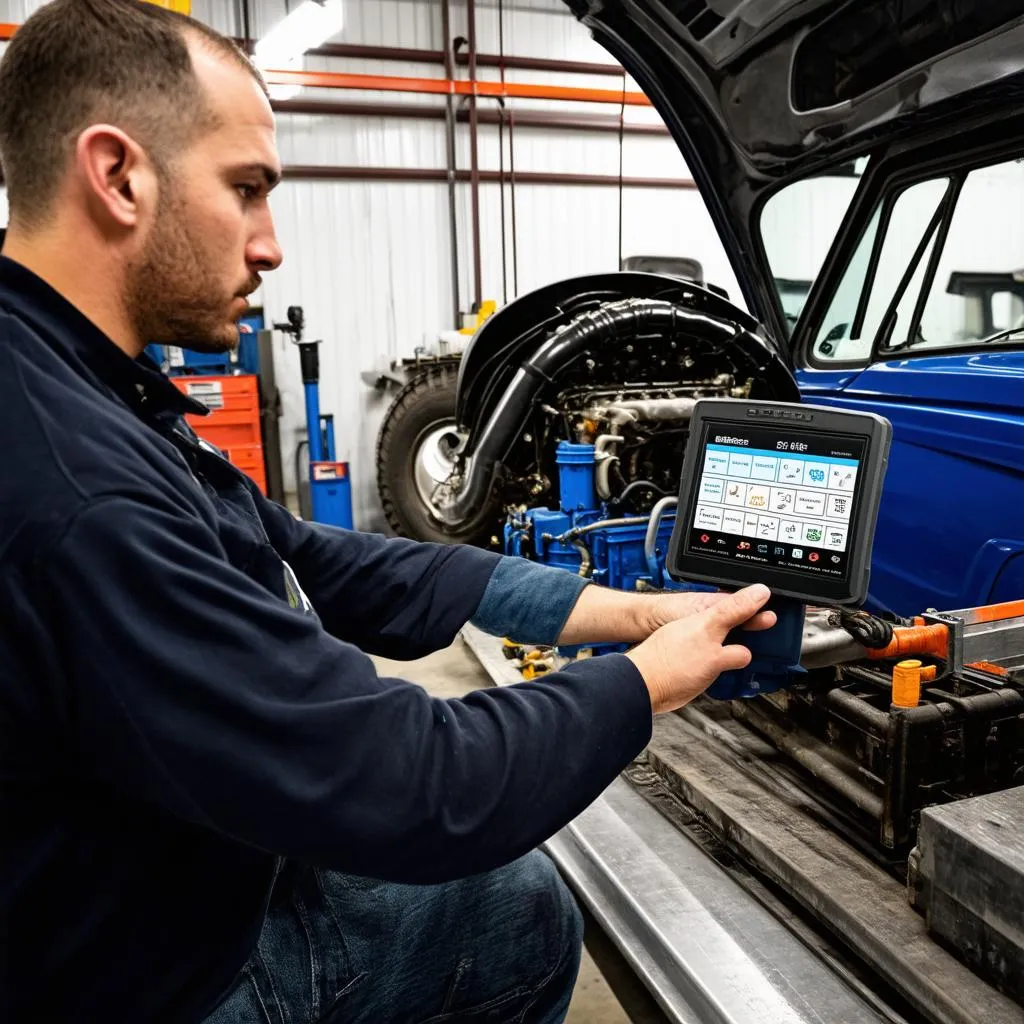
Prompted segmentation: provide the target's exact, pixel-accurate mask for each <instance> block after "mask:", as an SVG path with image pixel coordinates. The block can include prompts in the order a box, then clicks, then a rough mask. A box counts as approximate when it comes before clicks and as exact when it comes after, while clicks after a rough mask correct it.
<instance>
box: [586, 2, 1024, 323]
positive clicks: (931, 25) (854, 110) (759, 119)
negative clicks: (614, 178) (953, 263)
mask: <svg viewBox="0 0 1024 1024" xmlns="http://www.w3.org/2000/svg"><path fill="white" fill-rule="evenodd" d="M566 2H567V3H568V4H569V6H570V7H571V8H572V10H573V12H574V13H575V14H576V16H577V17H578V18H580V20H581V21H583V22H584V23H585V24H586V25H587V26H588V27H589V28H590V29H591V31H592V32H593V34H594V37H595V38H596V39H597V40H598V41H599V42H600V43H602V44H603V45H604V46H605V47H606V48H607V49H608V50H609V51H610V52H611V53H612V54H614V56H615V57H617V58H618V59H619V60H620V61H621V63H622V64H623V66H624V67H625V68H626V69H627V70H628V71H629V73H630V74H631V75H632V76H633V77H634V78H635V79H636V81H637V82H638V83H639V85H640V86H641V87H642V88H643V89H644V91H645V92H646V93H647V95H648V96H649V97H650V99H651V101H652V102H653V103H654V105H655V106H656V107H657V109H658V110H659V112H660V113H661V115H662V117H663V118H664V120H665V123H666V124H667V126H668V127H669V129H670V130H671V131H672V133H673V135H674V136H675V138H676V140H677V142H678V143H679V145H680V147H681V149H682V150H683V154H684V156H685V157H686V159H687V162H688V164H689V167H690V170H691V173H692V174H693V176H694V179H695V180H696V181H697V183H698V185H699V186H700V188H701V191H702V193H703V195H704V198H705V201H706V202H707V204H708V207H709V210H710V212H711V215H712V217H713V218H714V220H715V222H716V225H717V227H718V230H719V234H720V235H721V237H722V241H723V244H724V245H725V248H726V250H727V252H728V254H729V256H730V258H731V260H732V262H733V265H734V267H735V270H736V273H737V276H738V278H739V282H740V286H741V287H742V289H743V291H744V296H745V298H746V301H747V303H748V305H749V306H750V309H751V311H752V312H754V314H755V315H756V316H757V317H758V319H759V320H761V321H762V323H764V324H765V326H766V327H767V328H768V329H769V330H770V331H771V332H772V333H774V334H775V336H776V337H778V338H784V337H786V334H787V331H786V327H785V324H784V321H783V318H782V311H781V308H780V305H779V302H778V297H777V293H776V290H775V287H774V283H773V281H772V276H771V272H770V269H769V267H768V266H767V262H766V260H765V259H764V255H763V250H762V247H761V244H760V240H759V237H758V233H757V230H756V221H757V217H758V214H759V211H760V208H761V206H762V205H763V203H764V202H765V201H766V200H767V199H768V198H769V197H770V195H772V194H773V193H774V192H776V191H778V190H779V189H780V188H782V187H784V186H785V185H786V184H788V183H790V182H792V181H794V180H796V179H798V178H802V177H805V176H807V175H810V174H815V173H822V172H824V171H826V170H828V169H830V168H831V169H835V168H836V167H837V166H839V165H841V164H842V163H844V162H846V161H849V160H850V159H852V158H853V157H855V156H859V155H862V154H864V153H867V152H869V151H872V150H874V149H876V148H877V147H885V146H887V145H889V144H891V143H893V142H894V141H896V140H900V143H901V145H903V144H905V143H906V141H907V140H908V139H912V138H914V137H916V136H920V137H921V138H922V141H925V139H927V141H929V142H934V141H935V139H936V137H937V136H938V137H941V136H942V135H943V134H945V135H948V136H952V135H956V134H958V133H959V132H960V131H961V130H962V129H963V127H964V126H965V125H967V124H971V123H977V120H978V119H979V118H983V119H986V120H987V119H997V118H999V117H1001V116H1003V115H1004V114H1005V113H1006V112H1007V110H1008V109H1013V110H1020V109H1022V108H1024V2H1022V0H566Z"/></svg>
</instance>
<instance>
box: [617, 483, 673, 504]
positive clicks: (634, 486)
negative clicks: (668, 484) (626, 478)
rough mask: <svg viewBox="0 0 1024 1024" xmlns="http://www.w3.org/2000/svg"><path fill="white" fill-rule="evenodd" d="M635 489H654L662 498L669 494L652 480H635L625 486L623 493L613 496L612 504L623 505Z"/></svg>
mask: <svg viewBox="0 0 1024 1024" xmlns="http://www.w3.org/2000/svg"><path fill="white" fill-rule="evenodd" d="M633 491H653V492H654V493H655V494H657V495H658V497H660V498H665V497H667V496H668V492H667V491H665V490H663V489H662V488H661V487H659V486H658V485H657V484H656V483H653V482H652V481H650V480H634V481H633V482H632V483H630V484H627V485H626V486H625V487H624V488H623V491H622V493H621V494H620V495H619V496H618V497H616V498H612V500H611V502H610V504H613V505H621V504H622V503H623V502H624V501H625V500H626V498H628V497H629V495H630V494H632V493H633Z"/></svg>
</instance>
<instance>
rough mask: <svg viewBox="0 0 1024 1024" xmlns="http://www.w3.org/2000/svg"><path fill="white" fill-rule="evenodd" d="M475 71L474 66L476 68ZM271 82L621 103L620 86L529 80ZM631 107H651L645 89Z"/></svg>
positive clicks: (337, 77) (272, 80)
mask: <svg viewBox="0 0 1024 1024" xmlns="http://www.w3.org/2000/svg"><path fill="white" fill-rule="evenodd" d="M474 71H475V68H474ZM263 77H264V78H265V79H266V81H267V83H268V84H269V85H302V86H306V87H308V88H310V89H361V90H363V91H366V92H407V93H429V94H432V95H435V96H447V95H448V94H449V93H454V94H455V95H456V96H478V97H479V96H484V97H491V98H495V99H496V98H498V97H502V98H505V99H508V98H510V97H511V98H519V99H528V100H559V101H562V102H566V103H621V102H622V93H621V92H620V91H619V90H617V89H583V88H579V87H577V86H571V85H536V84H532V83H527V82H505V84H504V85H502V83H501V82H491V81H479V80H477V81H475V82H473V81H468V82H467V81H464V80H461V79H450V78H449V79H445V78H415V77H408V76H401V75H363V74H355V73H352V72H341V71H288V70H285V69H283V68H269V69H267V70H266V71H264V73H263ZM625 104H626V106H628V107H649V106H651V101H650V100H649V99H648V98H647V97H646V96H645V95H644V94H643V93H642V92H629V93H626V98H625Z"/></svg>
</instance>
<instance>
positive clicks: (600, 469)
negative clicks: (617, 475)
mask: <svg viewBox="0 0 1024 1024" xmlns="http://www.w3.org/2000/svg"><path fill="white" fill-rule="evenodd" d="M618 461H619V457H618V455H608V454H607V453H606V454H605V455H604V456H603V457H601V458H598V460H597V465H596V467H595V468H594V490H595V491H597V496H598V497H599V498H600V499H601V500H602V501H607V500H608V499H609V498H610V497H611V496H612V485H611V481H610V480H609V479H608V477H609V474H610V473H611V471H612V466H614V465H615V463H616V462H618Z"/></svg>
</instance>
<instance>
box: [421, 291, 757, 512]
mask: <svg viewBox="0 0 1024 1024" xmlns="http://www.w3.org/2000/svg"><path fill="white" fill-rule="evenodd" d="M687 327H689V328H691V329H692V331H693V333H694V334H695V335H696V336H698V337H701V338H702V339H703V340H704V341H710V342H712V343H717V344H720V345H725V344H726V343H728V342H730V341H733V340H734V339H735V338H736V337H737V336H738V335H739V334H740V333H742V331H741V329H740V328H737V327H736V325H735V324H732V323H729V322H728V321H726V320H717V319H715V318H714V317H711V316H709V315H707V314H706V313H700V312H697V311H695V310H688V309H686V308H685V307H683V306H680V305H677V304H676V303H674V302H668V301H666V300H664V299H623V300H621V301H619V302H609V303H607V304H605V305H602V306H599V307H598V308H597V309H594V310H591V311H590V312H587V313H583V314H581V315H580V316H578V317H577V318H576V319H575V320H571V321H570V322H569V323H567V324H565V325H564V326H562V327H560V328H558V329H557V330H555V331H554V333H553V334H551V335H550V336H549V337H548V338H546V339H545V340H544V341H543V342H541V344H540V346H539V347H538V348H537V350H536V351H535V352H534V353H533V355H532V356H530V358H529V359H527V360H526V361H525V362H523V363H522V364H521V365H520V367H519V369H518V370H517V371H516V374H515V376H514V377H513V378H512V381H511V383H510V384H509V386H508V388H507V389H506V391H505V393H504V394H503V395H502V396H501V399H500V400H499V402H498V404H497V406H496V408H495V410H494V412H493V414H492V415H491V417H490V418H489V419H488V421H487V425H486V426H485V427H484V430H483V433H482V435H481V437H480V440H479V442H478V443H477V444H475V445H474V446H473V452H472V454H471V456H470V457H469V459H468V462H467V463H466V466H465V471H464V473H463V476H462V482H461V484H460V486H459V489H458V491H457V492H456V495H455V498H454V499H453V500H452V501H450V502H448V503H447V504H445V505H442V506H440V507H438V509H437V512H438V516H439V517H440V519H441V520H442V522H444V523H447V524H448V525H449V526H455V525H457V524H459V523H464V522H466V521H467V520H470V519H472V518H473V517H474V516H476V515H477V514H478V513H479V512H480V510H481V509H482V508H483V507H484V505H485V504H486V502H487V499H488V498H489V497H490V494H491V490H492V488H493V486H494V482H495V477H496V476H497V475H498V473H499V472H500V470H501V468H502V464H503V460H504V459H505V458H506V456H507V455H508V453H509V451H510V450H511V448H512V445H513V444H514V443H515V440H516V438H517V437H518V436H519V434H520V432H521V431H522V429H523V427H524V426H525V424H526V422H527V419H528V418H529V415H530V410H531V409H532V408H533V407H534V402H535V401H536V399H537V397H538V395H539V394H540V393H541V391H542V390H543V389H544V387H545V386H546V385H548V384H549V383H550V382H551V380H552V379H553V378H554V376H555V375H556V374H560V373H562V372H564V371H565V370H566V369H568V368H569V367H570V366H572V365H573V364H575V363H576V362H577V361H578V360H580V359H582V358H584V357H585V356H586V355H587V353H588V352H589V351H590V350H591V349H592V348H593V349H598V348H601V347H603V346H604V345H605V344H607V343H608V342H614V341H616V340H618V339H626V338H629V339H633V338H635V337H637V336H638V335H639V334H642V333H645V332H650V333H660V334H662V335H665V336H673V335H675V334H676V332H677V331H679V330H680V329H683V328H687ZM709 335H711V336H712V337H709Z"/></svg>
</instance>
